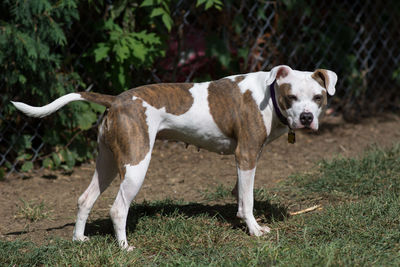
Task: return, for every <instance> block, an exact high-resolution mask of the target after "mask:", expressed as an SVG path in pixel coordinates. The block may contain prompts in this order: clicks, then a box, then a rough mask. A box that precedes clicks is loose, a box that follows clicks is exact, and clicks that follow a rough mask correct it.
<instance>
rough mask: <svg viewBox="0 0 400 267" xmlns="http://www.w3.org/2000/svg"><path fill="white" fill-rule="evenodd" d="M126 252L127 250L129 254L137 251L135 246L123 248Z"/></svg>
mask: <svg viewBox="0 0 400 267" xmlns="http://www.w3.org/2000/svg"><path fill="white" fill-rule="evenodd" d="M123 249H124V250H126V251H127V252H130V251H133V250H134V249H135V247H134V246H127V247H126V248H123Z"/></svg>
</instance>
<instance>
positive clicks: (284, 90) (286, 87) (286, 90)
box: [278, 83, 293, 110]
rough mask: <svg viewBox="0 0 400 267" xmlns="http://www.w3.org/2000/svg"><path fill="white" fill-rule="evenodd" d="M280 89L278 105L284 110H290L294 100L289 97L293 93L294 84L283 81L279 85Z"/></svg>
mask: <svg viewBox="0 0 400 267" xmlns="http://www.w3.org/2000/svg"><path fill="white" fill-rule="evenodd" d="M278 90H279V97H278V105H279V107H280V108H281V109H282V110H288V109H289V108H291V107H292V104H293V100H291V99H289V98H288V96H289V95H291V94H292V86H291V85H290V84H289V83H283V84H281V85H279V88H278Z"/></svg>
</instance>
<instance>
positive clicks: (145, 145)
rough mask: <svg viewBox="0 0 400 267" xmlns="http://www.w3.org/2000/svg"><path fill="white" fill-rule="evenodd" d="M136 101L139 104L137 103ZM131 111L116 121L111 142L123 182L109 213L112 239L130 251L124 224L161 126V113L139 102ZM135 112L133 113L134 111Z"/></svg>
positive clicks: (143, 176) (141, 181) (144, 174)
mask: <svg viewBox="0 0 400 267" xmlns="http://www.w3.org/2000/svg"><path fill="white" fill-rule="evenodd" d="M136 101H138V100H136ZM138 103H139V105H136V106H134V107H132V108H131V109H130V111H131V112H134V114H132V115H130V116H129V114H128V115H127V117H126V118H124V115H121V113H119V117H118V120H117V119H116V120H115V121H116V123H117V124H121V125H117V127H115V128H117V129H119V130H118V133H116V134H115V135H114V136H116V138H114V139H113V140H115V143H114V144H113V147H114V150H115V153H114V154H115V155H116V158H117V162H118V169H119V173H120V175H121V176H122V177H123V179H124V180H123V181H122V183H121V185H120V189H119V191H118V195H117V197H116V199H115V202H114V204H113V206H112V207H111V210H110V215H111V219H112V221H113V225H114V230H115V235H116V237H117V240H118V243H119V245H120V247H121V248H123V249H126V250H128V251H129V250H132V249H133V246H129V245H128V241H127V238H126V220H127V217H128V211H129V206H130V204H131V202H132V200H133V199H134V198H135V196H136V195H137V193H138V192H139V190H140V188H141V186H142V183H143V180H144V178H145V176H146V172H147V168H148V167H149V163H150V158H151V152H152V150H153V145H154V141H155V139H156V134H157V130H158V127H159V125H160V122H161V117H160V111H158V110H156V109H154V108H152V107H150V106H146V105H142V104H141V102H138ZM135 108H136V110H135Z"/></svg>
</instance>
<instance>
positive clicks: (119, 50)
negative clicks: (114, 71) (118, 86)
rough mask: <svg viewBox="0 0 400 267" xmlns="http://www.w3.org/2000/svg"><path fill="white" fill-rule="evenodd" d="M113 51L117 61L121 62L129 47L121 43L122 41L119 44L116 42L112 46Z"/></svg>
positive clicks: (126, 55)
mask: <svg viewBox="0 0 400 267" xmlns="http://www.w3.org/2000/svg"><path fill="white" fill-rule="evenodd" d="M113 50H114V52H115V54H116V56H117V61H118V62H121V63H123V62H124V61H125V59H127V58H128V57H129V54H130V53H129V47H128V46H126V45H123V44H122V41H121V42H120V44H117V45H115V46H114V49H113Z"/></svg>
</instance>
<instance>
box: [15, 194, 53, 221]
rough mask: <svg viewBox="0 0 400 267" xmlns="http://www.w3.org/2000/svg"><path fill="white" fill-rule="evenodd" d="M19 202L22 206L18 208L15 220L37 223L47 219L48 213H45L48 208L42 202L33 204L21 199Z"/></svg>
mask: <svg viewBox="0 0 400 267" xmlns="http://www.w3.org/2000/svg"><path fill="white" fill-rule="evenodd" d="M21 202H22V205H20V206H19V209H18V212H17V214H16V215H15V217H16V218H22V219H26V220H28V221H30V222H37V221H40V220H43V219H48V218H49V216H50V211H46V210H47V209H48V208H47V207H46V205H45V204H44V202H43V201H41V202H40V203H34V202H32V201H26V200H23V199H21Z"/></svg>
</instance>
